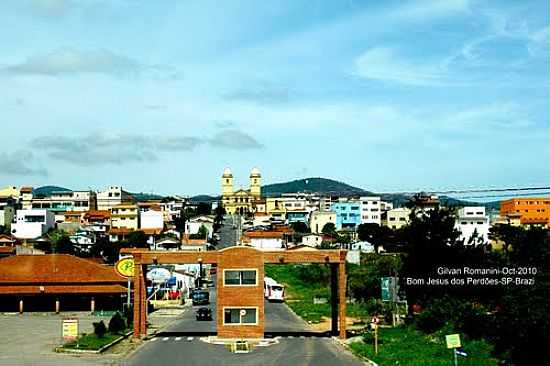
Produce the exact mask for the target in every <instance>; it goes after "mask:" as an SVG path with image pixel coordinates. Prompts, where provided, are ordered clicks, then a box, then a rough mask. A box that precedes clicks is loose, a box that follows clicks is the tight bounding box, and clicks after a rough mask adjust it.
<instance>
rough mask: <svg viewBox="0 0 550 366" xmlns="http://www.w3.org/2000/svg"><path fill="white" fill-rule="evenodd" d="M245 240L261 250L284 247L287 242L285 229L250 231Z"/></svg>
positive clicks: (245, 235)
mask: <svg viewBox="0 0 550 366" xmlns="http://www.w3.org/2000/svg"><path fill="white" fill-rule="evenodd" d="M243 241H244V242H246V243H248V244H249V245H250V246H251V247H254V248H256V249H260V250H273V249H282V248H284V247H285V246H286V242H287V240H286V235H285V232H283V231H248V232H245V233H244V238H243Z"/></svg>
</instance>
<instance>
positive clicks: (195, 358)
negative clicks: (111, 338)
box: [123, 288, 364, 366]
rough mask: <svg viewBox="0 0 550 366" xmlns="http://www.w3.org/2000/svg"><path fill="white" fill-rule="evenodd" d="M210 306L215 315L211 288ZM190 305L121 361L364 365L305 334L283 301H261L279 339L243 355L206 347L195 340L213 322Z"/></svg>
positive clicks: (134, 365)
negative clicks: (197, 315)
mask: <svg viewBox="0 0 550 366" xmlns="http://www.w3.org/2000/svg"><path fill="white" fill-rule="evenodd" d="M210 291H211V295H210V298H211V300H212V303H211V304H210V305H209V307H210V308H211V309H212V313H213V314H215V313H216V307H215V289H213V288H211V289H210ZM199 307H201V306H196V307H193V309H189V310H188V311H187V312H186V313H184V314H183V316H182V318H181V319H180V320H178V321H177V322H176V323H175V324H173V325H172V326H171V327H169V328H167V329H166V330H165V331H163V332H161V333H159V334H158V335H157V336H156V337H155V338H152V339H151V340H149V341H146V343H145V344H144V345H143V346H142V347H141V348H140V349H139V350H138V351H137V352H136V353H134V354H133V355H132V356H131V357H130V358H129V359H128V360H126V361H125V362H123V364H124V365H131V366H141V365H143V366H145V365H177V364H181V365H239V366H248V365H250V366H252V365H263V366H264V365H265V366H267V365H277V366H281V365H316V366H319V365H321V366H324V365H326V366H329V365H330V366H333V365H363V364H364V363H363V362H362V361H360V360H359V359H357V358H355V357H354V356H353V355H351V354H350V353H349V352H348V351H346V350H344V349H343V348H342V347H341V346H340V345H338V344H337V343H336V341H334V340H333V339H331V338H327V337H323V338H320V337H315V336H312V334H311V333H309V332H308V327H307V324H306V323H304V322H303V321H302V319H300V318H298V317H297V316H296V315H294V313H292V312H291V311H290V310H289V309H288V308H287V307H286V305H285V304H283V303H269V302H266V328H265V331H266V335H267V334H268V333H273V334H274V335H277V334H286V336H283V337H278V339H279V341H280V343H279V344H275V345H272V346H269V347H257V348H255V349H253V350H252V351H251V352H250V353H248V354H233V353H231V352H229V351H228V350H227V349H226V348H225V347H224V346H222V345H211V344H208V343H205V342H203V341H201V340H200V339H199V337H201V336H206V335H209V334H215V331H216V320H215V318H214V319H213V320H212V321H197V320H195V311H196V309H198V308H199Z"/></svg>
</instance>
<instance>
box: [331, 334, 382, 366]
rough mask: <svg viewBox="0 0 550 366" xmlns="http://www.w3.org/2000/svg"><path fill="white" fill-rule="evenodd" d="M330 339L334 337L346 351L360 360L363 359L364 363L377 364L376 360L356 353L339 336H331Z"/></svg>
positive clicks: (373, 365)
mask: <svg viewBox="0 0 550 366" xmlns="http://www.w3.org/2000/svg"><path fill="white" fill-rule="evenodd" d="M332 339H334V340H335V341H336V342H337V343H338V344H340V345H341V346H342V347H344V348H345V349H346V350H347V351H348V352H350V353H351V354H352V355H353V356H354V357H357V358H359V359H361V360H363V362H365V364H366V365H369V366H378V364H377V363H376V362H374V361H373V360H371V359H369V358H367V357H365V356H361V355H358V354H356V353H354V352H353V350H352V349H351V347H350V346H349V344H347V343H345V342H343V341H342V340H341V339H340V338H338V337H332Z"/></svg>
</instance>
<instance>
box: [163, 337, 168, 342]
mask: <svg viewBox="0 0 550 366" xmlns="http://www.w3.org/2000/svg"><path fill="white" fill-rule="evenodd" d="M169 339H170V337H164V338H162V340H163V341H164V342H166V341H167V340H169Z"/></svg>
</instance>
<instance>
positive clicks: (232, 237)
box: [216, 215, 238, 249]
mask: <svg viewBox="0 0 550 366" xmlns="http://www.w3.org/2000/svg"><path fill="white" fill-rule="evenodd" d="M237 218H238V216H232V215H225V217H224V219H223V225H222V227H221V228H220V232H219V234H220V240H219V242H218V245H217V246H216V249H223V248H227V247H231V246H234V245H235V243H236V242H237Z"/></svg>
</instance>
